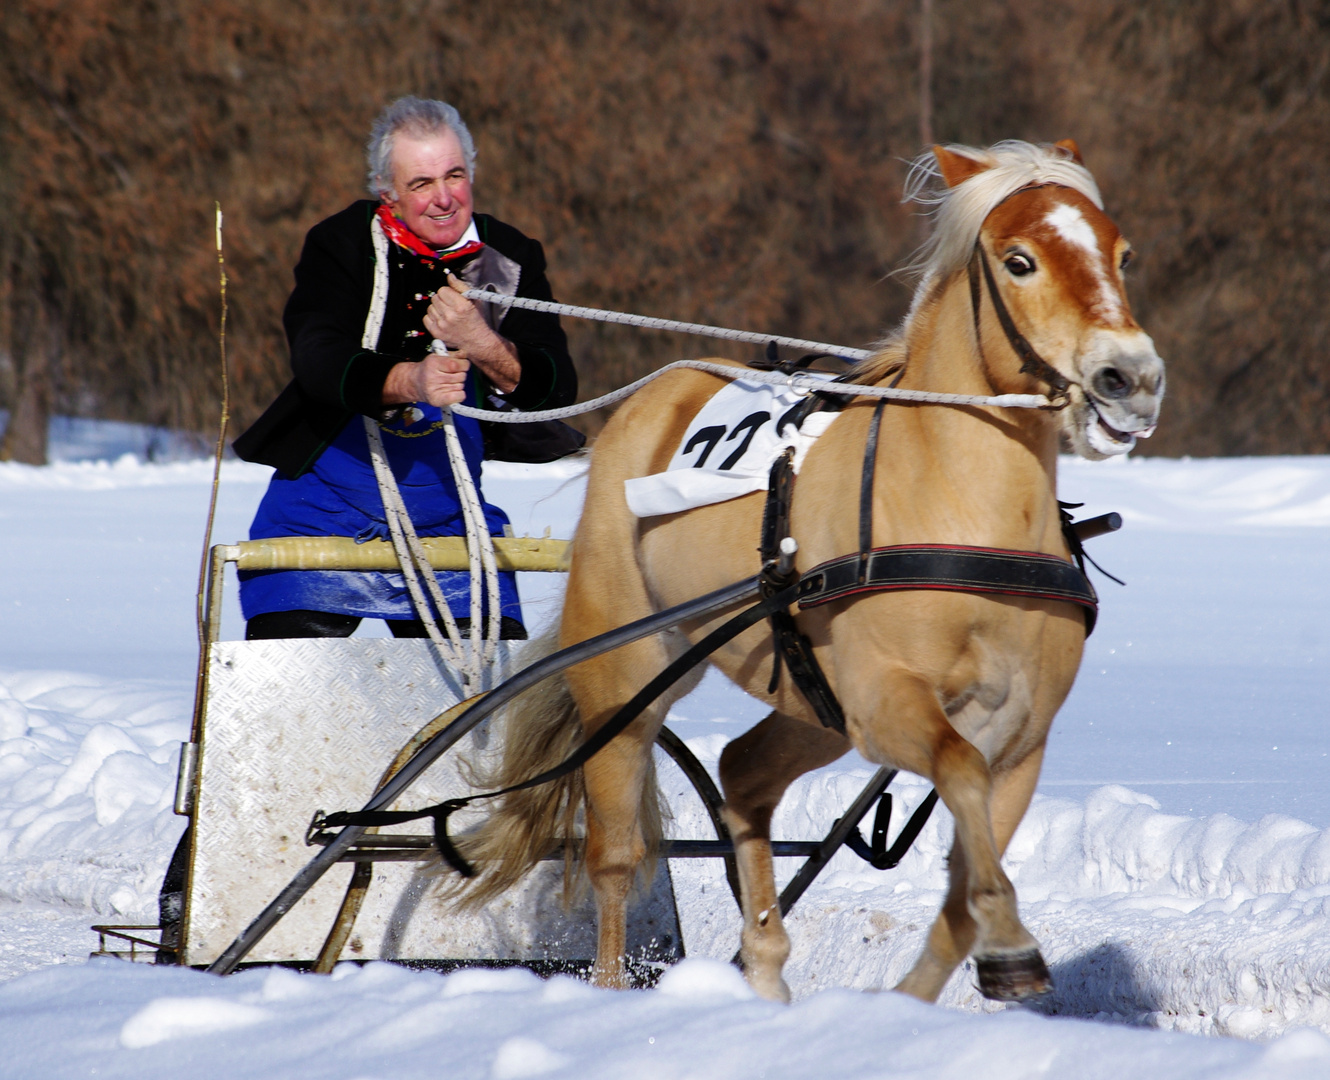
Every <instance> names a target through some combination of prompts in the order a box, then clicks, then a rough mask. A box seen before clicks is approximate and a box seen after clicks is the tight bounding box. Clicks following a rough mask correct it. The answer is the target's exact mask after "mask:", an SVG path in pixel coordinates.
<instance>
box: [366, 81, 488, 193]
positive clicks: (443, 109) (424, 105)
mask: <svg viewBox="0 0 1330 1080" xmlns="http://www.w3.org/2000/svg"><path fill="white" fill-rule="evenodd" d="M444 128H448V129H450V130H451V131H452V132H453V134H454V135H456V136H457V141H458V142H459V143H461V144H462V156H463V157H464V158H465V159H466V175H467V177H468V178H470V179H473V180H474V179H475V175H476V144H475V142H474V141H473V140H472V138H471V132H469V131H468V130H467V128H466V124H464V123H462V117H461V116H460V115H459V114H458V112H457V110H456V109H454V108H453V107H452V106H451V105H449V104H448V103H447V102H446V101H434V100H433V99H431V98H418V97H411V96H409V95H408V96H407V97H403V98H398V99H397V100H396V101H394V102H393V103H392V104H391V105H389V106H388V107H387V108H386V109H384V110H383V112H381V113H380V114H379V118H378V119H377V120H375V121H374V126H373V127H372V128H370V131H369V142H368V143H367V144H366V146H365V159H366V161H367V162H368V164H369V193H370V194H371V195H373V196H374V197H375V198H378V197H379V196H380V195H388V196H389V197H391V198H396V197H397V193H396V192H395V191H393V137H394V136H395V135H396V134H397V133H398V132H399V131H404V132H406V133H407V134H408V135H415V136H426V135H437V134H438V133H439V132H440V131H442V130H443V129H444Z"/></svg>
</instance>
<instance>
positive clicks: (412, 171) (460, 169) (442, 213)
mask: <svg viewBox="0 0 1330 1080" xmlns="http://www.w3.org/2000/svg"><path fill="white" fill-rule="evenodd" d="M392 166H393V190H394V191H396V192H397V198H396V199H391V198H389V197H388V195H386V194H385V195H383V196H382V198H383V201H384V203H385V204H386V205H387V206H388V208H389V209H390V210H392V212H393V213H394V214H396V215H397V217H398V218H400V219H401V221H402V224H404V225H405V226H406V227H407V228H408V229H410V230H411V231H412V232H413V233H415V234H416V235H417V236H418V237H420V238H421V239H422V240H424V241H425V243H427V244H429V245H431V246H432V247H436V248H448V247H452V246H453V245H454V244H456V243H457V241H459V240H460V239H461V238H462V234H463V233H464V232H466V229H467V226H468V225H470V224H471V205H472V203H471V181H470V179H468V177H467V174H466V158H465V156H464V155H463V154H462V144H461V143H460V142H459V141H458V139H457V135H456V133H454V132H453V130H452V129H451V128H444V129H443V130H442V131H439V132H437V133H436V134H433V135H425V136H416V135H408V134H406V133H405V132H398V133H397V134H396V135H395V136H394V137H393V152H392Z"/></svg>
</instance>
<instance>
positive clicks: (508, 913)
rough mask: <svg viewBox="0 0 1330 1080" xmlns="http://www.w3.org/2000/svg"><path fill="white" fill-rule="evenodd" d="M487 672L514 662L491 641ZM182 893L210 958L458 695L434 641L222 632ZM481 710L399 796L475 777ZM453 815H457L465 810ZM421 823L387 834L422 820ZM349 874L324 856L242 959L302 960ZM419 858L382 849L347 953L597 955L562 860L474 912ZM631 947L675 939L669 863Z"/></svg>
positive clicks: (428, 797) (189, 928) (586, 906)
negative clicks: (318, 826)
mask: <svg viewBox="0 0 1330 1080" xmlns="http://www.w3.org/2000/svg"><path fill="white" fill-rule="evenodd" d="M500 649H501V653H500V657H499V661H500V663H499V664H498V665H496V668H497V673H496V676H495V677H496V678H501V677H502V672H503V671H504V670H506V668H507V665H508V650H507V643H506V642H505V643H501V644H500ZM208 679H209V682H208V696H207V703H206V712H205V716H204V725H203V735H202V745H201V748H200V760H199V771H198V780H197V788H196V791H195V800H194V807H195V810H194V830H195V843H194V855H193V863H192V866H191V868H190V876H189V882H188V885H187V890H186V901H185V928H184V929H185V934H184V941H185V949H184V952H185V955H184V957H183V959H184V961H185V962H186V963H189V964H207V963H211V962H212V961H213V960H214V959H216V958H217V956H218V955H219V954H220V953H221V951H222V950H223V949H225V948H226V946H227V945H228V944H230V942H231V941H232V940H233V939H234V938H235V936H236V935H237V934H238V933H239V932H240V931H241V930H242V929H243V928H244V927H245V926H246V925H247V924H248V923H249V922H250V920H252V919H253V918H254V916H255V915H257V914H258V913H259V912H260V911H261V910H262V909H263V908H264V907H265V906H266V905H267V904H268V902H269V901H270V900H271V899H272V898H273V897H274V896H276V895H277V893H278V892H279V891H280V890H281V889H282V887H283V886H285V885H286V884H287V882H289V881H290V880H291V878H292V877H294V876H295V874H296V872H297V871H298V870H299V869H300V868H301V867H302V866H303V865H304V864H305V863H306V862H308V861H309V859H310V858H311V857H312V856H313V854H314V849H312V848H309V847H306V846H305V842H304V836H305V829H306V827H307V825H308V824H309V820H310V817H311V816H312V815H313V813H314V811H315V810H325V811H333V810H343V809H352V808H356V807H359V806H362V805H364V803H365V801H366V800H367V799H368V798H369V797H370V795H371V794H372V792H373V788H374V785H375V783H376V782H377V780H378V778H379V776H380V774H381V773H382V771H383V769H384V768H385V767H386V766H387V764H388V763H389V762H390V761H391V760H392V758H393V757H394V756H395V755H396V753H397V752H398V750H400V749H401V747H402V746H403V745H405V743H406V742H407V740H408V739H409V738H410V737H411V736H412V735H413V734H415V732H416V731H418V730H419V729H420V728H421V727H423V726H424V725H425V724H426V723H428V722H429V721H430V720H431V719H433V718H434V717H435V716H437V715H438V714H439V713H441V712H443V711H444V710H446V709H448V708H449V707H451V706H452V705H455V704H456V703H457V702H458V701H459V700H461V698H462V694H461V690H460V687H459V686H458V684H457V682H456V680H455V678H454V677H453V676H452V674H451V672H449V671H448V670H447V669H446V668H444V667H443V666H442V665H441V664H439V662H438V661H437V659H436V658H435V655H434V652H433V650H432V648H431V646H430V643H429V642H428V641H424V640H396V639H380V638H340V639H319V640H284V641H226V642H218V643H216V644H214V645H213V647H212V655H211V660H210V667H209V674H208ZM488 727H489V725H488V723H485V724H482V725H480V726H479V727H478V728H477V729H476V730H475V731H473V732H471V733H470V734H469V735H468V736H466V737H465V738H464V739H463V740H462V741H461V743H460V744H459V745H458V746H456V747H454V749H453V750H452V752H451V753H450V754H447V755H445V756H444V758H443V759H442V760H441V761H439V762H436V763H435V764H434V766H432V767H431V768H430V769H429V770H428V771H427V772H426V773H425V775H424V776H422V777H421V779H420V780H419V781H417V783H416V784H415V785H414V786H413V787H412V788H411V789H410V790H409V791H407V792H406V794H405V795H404V796H403V797H402V798H401V800H400V801H399V802H398V803H397V804H395V808H397V807H401V808H407V807H417V806H425V805H428V804H429V803H433V802H438V801H440V800H442V799H445V798H449V797H452V796H455V795H461V794H466V793H467V792H469V791H470V790H472V789H471V788H470V786H469V785H468V784H467V783H466V782H465V780H464V779H463V778H462V777H461V775H460V774H459V763H460V760H461V758H463V757H470V758H473V759H475V758H483V756H484V755H485V754H486V752H487V747H488V743H489V738H488V735H489V732H488ZM456 825H457V827H458V828H459V829H461V828H464V827H465V825H466V819H465V818H462V817H460V816H459V818H458V819H457V821H456ZM428 829H429V825H428V822H425V823H421V822H414V823H411V824H408V825H402V826H395V827H393V828H390V829H384V830H381V831H383V832H395V831H396V832H408V833H409V832H417V833H418V832H424V831H428ZM350 876H351V865H350V864H349V863H348V864H342V865H339V866H337V867H335V868H334V869H333V870H331V871H330V872H329V873H328V874H327V875H325V877H324V878H323V879H322V880H321V881H320V882H319V883H318V884H317V885H316V886H315V887H314V888H313V889H311V890H310V891H309V893H308V894H306V896H305V897H304V898H303V899H302V900H301V901H300V902H299V903H298V904H297V905H296V906H295V907H294V908H293V909H292V910H291V912H290V913H289V914H288V915H286V916H285V917H284V918H283V919H282V920H281V922H279V923H278V924H277V926H276V927H274V929H273V930H272V931H271V932H270V933H269V934H268V936H267V937H266V938H264V940H263V941H262V942H260V943H259V945H258V946H257V947H256V948H255V949H254V951H253V952H252V953H251V954H250V955H249V957H247V959H248V960H251V961H265V960H266V961H274V960H310V959H313V958H314V957H315V956H316V955H317V954H318V951H319V949H320V947H321V946H322V944H323V940H324V937H325V936H326V935H327V932H328V929H329V927H331V925H332V922H333V919H334V918H335V917H336V914H337V909H338V906H339V905H340V904H341V900H342V896H343V894H344V893H345V891H346V885H347V882H348V880H349V879H350ZM432 880H433V879H432V878H431V877H430V875H429V873H428V872H427V871H425V870H424V869H422V868H421V867H420V866H419V865H418V864H414V863H378V864H376V865H375V868H374V883H373V885H372V887H371V889H370V891H369V895H368V897H367V899H366V902H365V905H364V908H363V909H362V911H361V914H360V917H359V918H358V919H357V921H356V927H355V932H354V934H353V935H352V938H351V940H350V942H349V943H348V945H347V949H346V951H345V953H344V957H345V958H365V959H369V958H377V959H403V960H405V959H452V958H462V959H479V958H485V957H492V958H540V959H544V958H550V959H585V958H587V957H591V956H594V955H595V930H594V909H593V906H592V904H591V901H590V899H589V898H588V899H587V900H585V901H583V902H582V903H581V904H579V905H577V906H576V907H575V908H574V909H573V910H572V911H570V912H565V911H564V909H563V906H562V901H561V899H560V895H559V894H560V892H561V888H562V880H563V870H562V864H560V863H547V864H544V865H542V866H540V867H538V868H537V869H536V870H535V871H534V872H533V873H532V874H531V875H529V877H528V878H527V880H526V881H525V882H524V883H523V884H522V885H521V886H520V887H519V888H517V889H515V890H513V891H512V892H510V893H509V894H507V895H505V896H503V897H501V898H500V899H499V900H497V901H495V902H494V903H493V904H490V905H489V906H488V907H486V908H484V909H482V910H480V911H478V912H474V913H459V912H456V911H453V910H450V909H448V908H446V907H445V905H443V904H442V903H441V902H440V901H438V900H437V899H435V898H434V897H433V895H432V885H431V883H432ZM629 925H630V933H631V938H630V942H629V947H630V950H631V951H633V952H640V953H645V954H647V955H662V954H669V953H672V952H673V951H674V950H675V948H677V943H678V941H679V930H678V925H677V918H676V915H675V909H674V897H673V892H672V890H671V888H670V883H669V876H668V868H667V867H666V865H665V864H664V863H662V864H661V872H660V873H658V874H657V876H656V882H655V884H654V885H653V887H652V890H651V893H650V895H649V896H647V897H646V898H645V899H644V900H643V901H642V902H641V903H639V904H638V905H637V908H636V910H635V911H634V912H633V913H632V915H631V916H630V920H629Z"/></svg>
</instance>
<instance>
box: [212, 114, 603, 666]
mask: <svg viewBox="0 0 1330 1080" xmlns="http://www.w3.org/2000/svg"><path fill="white" fill-rule="evenodd" d="M367 157H368V162H369V189H370V192H371V193H372V194H373V195H375V196H376V198H377V200H378V202H377V203H376V202H374V201H371V200H360V201H358V202H355V203H353V204H352V205H351V206H349V207H348V208H347V209H345V210H343V211H342V212H341V213H339V214H334V215H333V216H332V217H330V218H328V219H327V220H326V221H323V222H320V223H319V224H318V225H316V226H314V228H313V229H311V230H310V232H309V235H308V236H307V237H306V240H305V247H304V250H303V251H302V253H301V256H300V262H299V264H298V265H297V266H296V270H295V277H296V287H295V291H294V292H293V293H292V294H291V298H290V300H289V301H288V302H287V305H286V311H285V313H284V315H283V323H284V325H285V328H286V335H287V340H288V342H289V344H290V348H291V366H292V369H293V372H294V375H295V378H294V380H293V381H292V382H291V384H290V385H289V386H287V387H286V389H285V390H283V391H282V393H281V395H280V396H279V397H278V398H277V400H276V402H274V403H273V405H272V406H271V407H269V409H268V410H267V412H265V413H264V414H263V416H262V417H260V418H259V420H258V422H257V423H255V424H254V426H253V427H251V428H250V429H249V430H248V431H246V432H245V433H244V434H243V435H242V436H240V438H238V439H237V440H236V441H235V449H236V453H237V454H239V455H240V456H241V457H242V458H244V459H246V460H247V461H257V462H262V463H263V464H266V465H272V466H273V467H274V468H276V469H277V473H276V474H275V475H274V476H273V478H272V481H271V482H270V484H269V487H268V491H267V493H266V494H265V495H264V497H263V500H262V502H261V503H260V505H259V509H258V512H257V513H256V515H255V518H254V523H253V525H252V526H251V528H250V538H251V539H261V538H266V537H272V536H354V537H356V538H357V539H360V540H368V539H372V538H376V537H386V536H387V525H386V521H385V517H384V511H383V501H382V497H381V496H380V494H379V490H378V486H377V483H376V481H375V477H374V472H373V467H372V465H371V463H370V457H369V447H368V439H367V436H366V432H365V428H364V422H363V420H362V417H364V416H369V417H371V418H373V419H374V420H375V421H376V422H377V423H378V424H379V428H380V431H381V433H382V437H383V442H384V446H385V449H386V453H387V456H388V460H389V464H390V466H391V468H392V471H393V474H394V476H395V477H396V478H397V482H398V486H399V487H400V489H401V492H402V496H403V499H404V501H405V504H406V507H407V510H408V512H409V513H410V515H411V519H412V522H413V523H414V525H415V527H416V531H417V532H418V533H419V534H420V535H421V536H456V535H461V534H462V533H463V532H464V531H465V529H464V525H463V519H462V512H461V507H460V502H459V498H458V493H457V486H456V484H455V483H454V481H453V477H452V470H451V469H450V467H449V464H448V458H447V451H446V448H445V444H444V433H443V430H442V422H441V415H442V414H441V412H440V407H442V406H448V405H455V404H457V403H459V402H461V403H465V404H468V405H474V404H480V405H482V406H483V407H495V406H496V405H498V406H501V407H512V408H517V409H524V410H533V409H542V408H544V409H550V408H557V407H560V406H562V405H567V404H570V403H571V402H572V401H573V400H574V399H575V398H576V396H577V376H576V374H575V372H574V371H573V366H572V361H571V359H570V358H569V355H568V347H567V342H566V340H565V338H564V334H563V330H562V328H561V327H560V325H559V321H558V318H557V317H556V316H552V315H542V314H537V313H535V312H529V311H523V310H521V309H517V308H511V309H508V310H507V311H506V312H505V310H504V309H503V308H499V307H496V306H494V305H490V304H476V303H473V302H472V301H470V300H467V299H466V298H465V297H464V296H463V295H461V292H462V291H464V290H465V289H467V288H469V287H472V288H483V289H490V290H496V291H498V292H501V293H506V294H509V295H517V296H524V297H533V298H536V299H540V300H549V299H552V296H551V293H550V286H549V282H548V281H547V280H546V278H545V256H544V252H543V251H542V249H541V246H540V244H539V242H537V241H535V240H531V239H529V238H527V237H526V236H523V235H522V234H521V233H520V232H518V231H517V230H516V229H514V228H513V227H512V226H510V225H505V224H504V223H503V222H501V221H498V220H496V219H494V218H492V217H489V216H488V215H485V214H476V213H474V212H473V208H472V207H473V204H472V189H471V182H472V179H473V176H474V166H475V147H474V144H473V142H472V140H471V135H470V132H468V131H467V128H466V125H465V124H464V123H463V122H462V120H461V117H460V116H458V114H457V110H456V109H454V108H453V107H452V106H451V105H447V104H445V103H443V102H441V101H429V100H422V99H420V98H415V97H405V98H401V99H400V100H398V101H396V102H394V103H393V104H392V105H390V106H389V107H388V108H387V109H386V110H385V111H384V112H383V114H382V115H381V116H380V117H379V118H378V120H376V121H375V123H374V127H373V130H372V132H371V135H370V140H369V144H368V147H367ZM436 338H437V339H438V340H440V341H442V342H444V343H445V344H446V345H447V346H448V349H449V352H448V355H446V356H438V355H435V354H433V353H431V352H430V351H429V350H430V345H431V343H432V342H433V340H434V339H436ZM456 426H457V432H458V435H459V436H460V440H461V443H462V446H463V449H464V451H465V455H466V460H467V463H468V465H469V466H470V470H471V474H472V476H473V477H474V479H475V481H476V485H477V488H479V484H480V462H481V458H482V455H483V445H482V436H481V430H480V426H479V424H478V423H477V422H476V421H474V420H469V419H467V418H465V417H460V416H459V417H456ZM482 498H483V497H482ZM485 517H486V521H487V522H488V524H489V528H490V531H491V532H493V533H501V532H502V530H503V527H504V525H506V524H507V521H508V519H507V517H506V515H505V514H504V513H503V511H502V510H500V509H499V508H498V507H495V506H492V505H490V504H488V503H486V504H485ZM500 578H501V580H500V592H501V612H502V616H503V619H502V635H503V636H504V637H506V638H515V637H517V638H520V637H525V636H526V633H525V630H524V629H523V628H522V623H521V610H520V607H519V605H518V599H517V588H516V582H515V579H514V575H512V574H503V575H500ZM438 579H439V584H440V586H441V588H442V591H443V594H444V596H445V598H446V599H447V600H448V604H449V607H450V608H451V609H452V611H453V614H454V616H455V617H457V620H458V623H459V624H460V626H461V627H462V628H463V629H465V628H467V627H468V626H469V621H470V620H469V618H468V616H469V613H470V606H469V602H470V599H469V598H470V586H469V578H468V576H467V575H466V574H465V573H446V572H440V573H439V574H438ZM240 600H241V607H242V609H243V611H244V614H245V618H246V619H247V624H246V633H245V636H246V638H248V639H251V640H253V639H257V638H291V637H345V636H347V635H349V634H351V633H352V632H353V631H354V630H355V628H356V626H357V625H358V624H359V622H360V620H361V619H362V618H382V619H386V620H387V621H388V625H389V627H390V628H391V630H392V632H393V633H394V635H396V636H398V637H422V636H424V634H425V630H424V626H423V625H422V623H421V622H420V621H419V619H418V618H417V616H416V612H415V611H414V609H413V608H412V605H411V601H410V597H409V596H408V594H407V592H406V588H405V585H404V582H403V580H402V576H401V574H387V573H376V572H359V571H265V572H256V573H247V574H243V575H241V585H240Z"/></svg>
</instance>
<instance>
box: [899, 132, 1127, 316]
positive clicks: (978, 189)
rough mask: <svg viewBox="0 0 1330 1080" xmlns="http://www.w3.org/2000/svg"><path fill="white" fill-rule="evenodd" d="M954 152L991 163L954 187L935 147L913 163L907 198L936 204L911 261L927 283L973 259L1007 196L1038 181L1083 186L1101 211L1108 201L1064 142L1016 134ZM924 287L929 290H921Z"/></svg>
mask: <svg viewBox="0 0 1330 1080" xmlns="http://www.w3.org/2000/svg"><path fill="white" fill-rule="evenodd" d="M947 149H948V150H950V151H951V152H952V153H953V154H959V155H961V156H962V157H967V158H970V159H971V160H973V161H978V162H983V163H984V164H986V165H988V166H989V167H988V168H987V169H985V170H984V171H983V172H981V173H976V174H975V175H974V176H972V177H970V179H968V180H966V181H965V182H964V183H962V184H957V185H956V186H955V187H954V188H949V187H947V186H946V185H945V183H943V182H942V173H941V171H940V170H939V169H938V165H937V158H936V157H934V156H933V153H932V151H929V152H928V153H926V154H921V155H920V156H919V157H918V158H916V159H915V160H914V163H913V164H912V165H911V166H910V173H909V176H908V177H907V178H906V181H905V199H904V201H905V202H916V203H920V204H922V205H924V206H934V207H936V210H934V212H933V220H934V224H933V233H932V235H931V236H930V237H929V238H928V240H927V242H925V244H924V245H923V247H921V248H920V249H919V251H918V253H917V255H916V256H915V258H914V260H913V261H912V262H911V263H910V265H909V267H907V269H908V270H910V271H912V272H913V273H915V274H918V275H919V276H920V277H921V278H922V279H923V280H924V281H925V282H927V281H928V280H929V279H930V278H938V277H946V276H948V275H950V274H952V273H953V272H955V271H956V270H959V269H960V268H961V267H962V266H964V265H965V264H966V262H967V261H969V258H970V252H971V251H972V250H973V249H974V242H975V240H976V239H977V238H978V236H979V229H980V228H981V227H982V226H983V224H984V219H985V218H987V217H988V215H989V214H990V213H992V212H993V209H994V208H995V207H996V206H997V205H998V204H999V203H1000V202H1002V200H1003V199H1005V198H1007V197H1008V196H1010V195H1012V194H1014V193H1015V192H1017V191H1019V190H1020V189H1021V188H1023V187H1029V186H1030V185H1032V184H1057V185H1059V186H1061V187H1067V188H1071V189H1072V190H1073V191H1079V192H1080V193H1081V194H1082V195H1084V196H1085V197H1086V198H1087V199H1089V200H1090V201H1091V202H1092V203H1094V204H1095V206H1097V207H1099V208H1100V209H1101V210H1102V209H1103V208H1104V201H1103V199H1102V198H1101V197H1100V195H1099V186H1098V185H1097V184H1096V183H1095V182H1094V177H1093V176H1091V175H1090V170H1089V169H1087V168H1086V167H1085V166H1084V165H1080V164H1078V163H1077V162H1076V161H1075V160H1073V158H1072V156H1071V152H1070V151H1068V150H1067V149H1065V148H1064V147H1061V146H1051V145H1042V146H1036V145H1035V144H1034V143H1028V142H1020V141H1019V140H1016V139H1010V140H1007V141H1006V142H1000V143H995V144H994V145H993V146H990V147H989V148H988V149H987V150H980V149H977V148H976V147H973V146H948V147H947ZM920 291H921V292H923V291H926V289H921V290H920Z"/></svg>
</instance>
